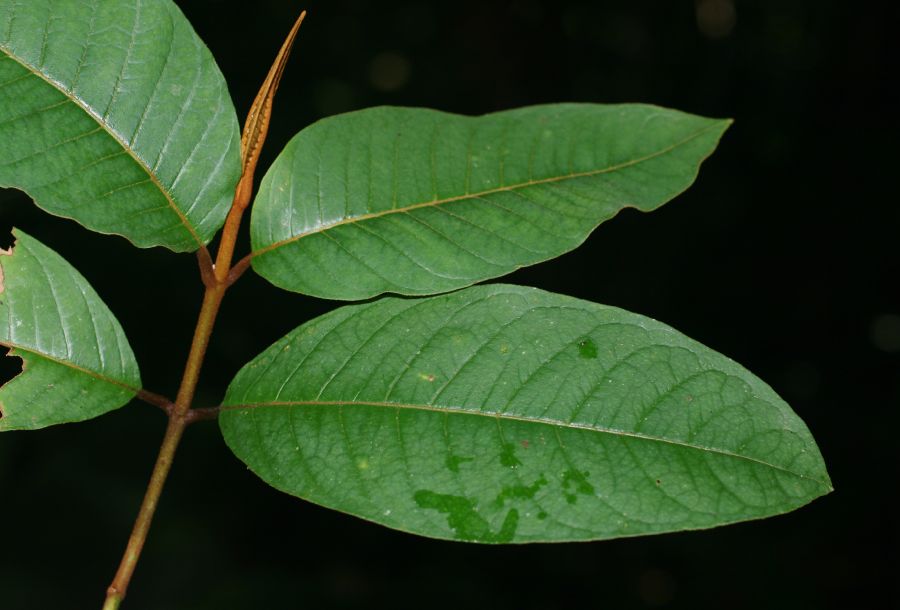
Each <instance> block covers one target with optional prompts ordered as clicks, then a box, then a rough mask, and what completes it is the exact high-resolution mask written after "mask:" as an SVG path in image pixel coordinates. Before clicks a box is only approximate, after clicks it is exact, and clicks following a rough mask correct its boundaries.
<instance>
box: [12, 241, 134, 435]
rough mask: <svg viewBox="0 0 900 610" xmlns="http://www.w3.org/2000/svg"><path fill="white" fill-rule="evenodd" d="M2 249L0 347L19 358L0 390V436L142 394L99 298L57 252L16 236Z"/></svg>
mask: <svg viewBox="0 0 900 610" xmlns="http://www.w3.org/2000/svg"><path fill="white" fill-rule="evenodd" d="M14 234H15V235H16V244H15V246H14V248H13V249H12V251H11V252H5V251H4V252H0V345H4V346H6V347H8V348H10V352H9V355H10V356H18V357H20V358H21V359H22V361H23V371H22V373H21V374H20V375H19V376H17V377H15V378H13V379H12V381H10V382H9V383H7V384H5V385H4V386H2V388H0V413H2V417H0V431H4V430H29V429H37V428H43V427H46V426H50V425H54V424H59V423H66V422H75V421H82V420H85V419H88V418H91V417H96V416H98V415H101V414H103V413H106V412H108V411H111V410H113V409H116V408H118V407H120V406H122V405H124V404H125V403H127V402H128V401H129V400H131V399H132V398H133V397H134V396H135V395H136V394H137V393H138V391H139V390H140V387H141V379H140V373H139V371H138V366H137V362H136V361H135V359H134V353H133V352H132V350H131V347H130V346H129V344H128V340H127V339H126V338H125V334H124V332H123V331H122V327H121V325H120V324H119V322H118V321H117V320H116V318H115V316H113V314H112V312H110V311H109V308H108V307H107V306H106V305H105V304H104V303H103V301H102V300H100V297H99V296H97V293H96V292H95V291H94V290H93V288H91V286H90V285H89V284H88V282H87V280H85V279H84V277H83V276H81V274H79V273H78V272H77V271H76V270H75V269H74V268H72V266H71V265H69V264H68V263H67V262H66V261H65V260H64V259H63V258H62V257H60V256H59V255H58V254H56V253H55V252H53V251H52V250H50V249H49V248H47V247H46V246H44V245H43V244H41V243H40V242H39V241H38V240H36V239H34V238H33V237H30V236H29V235H27V234H25V233H23V232H22V231H15V232H14Z"/></svg>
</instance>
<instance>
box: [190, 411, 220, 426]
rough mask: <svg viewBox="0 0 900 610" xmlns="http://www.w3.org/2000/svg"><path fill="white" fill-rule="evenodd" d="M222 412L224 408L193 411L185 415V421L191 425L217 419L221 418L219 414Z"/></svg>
mask: <svg viewBox="0 0 900 610" xmlns="http://www.w3.org/2000/svg"><path fill="white" fill-rule="evenodd" d="M221 411H222V407H208V408H205V409H191V410H190V411H188V412H187V413H185V415H184V420H185V422H186V423H187V425H191V424H193V423H194V422H198V421H207V420H210V419H217V418H218V417H219V413H220V412H221Z"/></svg>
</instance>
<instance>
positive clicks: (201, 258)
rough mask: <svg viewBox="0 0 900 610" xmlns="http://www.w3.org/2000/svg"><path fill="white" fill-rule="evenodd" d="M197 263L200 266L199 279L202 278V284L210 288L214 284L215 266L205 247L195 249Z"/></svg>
mask: <svg viewBox="0 0 900 610" xmlns="http://www.w3.org/2000/svg"><path fill="white" fill-rule="evenodd" d="M197 264H198V265H199V266H200V279H201V280H203V285H204V286H205V287H206V288H212V287H213V286H214V285H215V284H216V266H215V265H214V264H213V260H212V256H210V254H209V250H207V249H206V248H205V247H203V248H200V249H199V250H197Z"/></svg>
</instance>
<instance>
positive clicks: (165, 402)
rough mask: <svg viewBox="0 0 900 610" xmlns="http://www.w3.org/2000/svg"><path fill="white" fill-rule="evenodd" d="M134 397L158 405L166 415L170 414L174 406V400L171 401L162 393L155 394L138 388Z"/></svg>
mask: <svg viewBox="0 0 900 610" xmlns="http://www.w3.org/2000/svg"><path fill="white" fill-rule="evenodd" d="M136 398H137V399H138V400H143V401H144V402H146V403H147V404H151V405H153V406H154V407H159V408H160V409H162V410H163V411H164V412H165V413H166V414H167V415H169V414H171V413H172V410H173V409H174V408H175V403H174V402H172V401H171V400H169V399H168V398H166V397H165V396H163V395H162V394H156V393H154V392H150V391H148V390H138V393H137V396H136Z"/></svg>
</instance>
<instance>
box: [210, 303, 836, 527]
mask: <svg viewBox="0 0 900 610" xmlns="http://www.w3.org/2000/svg"><path fill="white" fill-rule="evenodd" d="M225 404H226V405H230V406H227V407H225V410H224V411H223V413H222V414H221V415H220V425H221V428H222V431H223V433H224V436H225V440H226V442H227V443H228V445H229V447H231V449H232V450H233V451H234V452H235V454H236V455H237V456H238V457H239V458H240V459H241V460H243V461H244V462H246V463H247V465H248V466H249V467H250V468H251V469H252V470H253V471H254V472H255V473H256V474H258V475H259V476H260V477H261V478H262V479H263V480H265V481H266V482H267V483H269V484H270V485H272V486H274V487H276V488H278V489H281V490H283V491H285V492H288V493H290V494H294V495H296V496H299V497H301V498H305V499H308V500H310V501H313V502H316V503H318V504H322V505H324V506H327V507H330V508H334V509H338V510H341V511H345V512H348V513H351V514H354V515H358V516H360V517H363V518H365V519H369V520H372V521H375V522H378V523H381V524H384V525H387V526H389V527H393V528H397V529H401V530H405V531H409V532H414V533H418V534H423V535H426V536H433V537H437V538H449V539H459V540H468V541H475V542H486V543H501V542H535V541H565V540H590V539H602V538H613V537H618V536H632V535H639V534H649V533H657V532H667V531H675V530H683V529H694V528H704V527H711V526H715V525H721V524H725V523H732V522H736V521H742V520H746V519H754V518H759V517H765V516H768V515H773V514H777V513H783V512H786V511H789V510H792V509H794V508H797V507H798V506H801V505H803V504H806V503H807V502H809V501H811V500H812V499H814V498H816V497H817V496H820V495H822V494H825V493H828V491H830V489H831V485H830V481H829V478H828V474H827V472H826V470H825V466H824V463H823V461H822V458H821V455H820V454H819V451H818V449H817V447H816V445H815V442H814V441H813V438H812V437H811V435H810V433H809V431H808V430H807V428H806V426H805V425H804V424H803V422H802V421H801V420H800V419H799V418H798V417H797V416H796V415H795V414H794V413H793V412H792V411H791V409H790V408H789V407H788V405H787V404H785V403H784V402H783V401H782V400H781V399H780V398H779V397H778V396H777V395H776V394H775V393H774V392H773V391H772V390H771V388H769V387H768V386H767V385H766V384H765V383H763V382H762V381H760V380H759V379H758V378H756V377H754V376H753V375H752V374H751V373H749V372H748V371H747V370H745V369H743V368H742V367H740V366H739V365H737V364H736V363H734V362H732V361H731V360H729V359H727V358H725V357H724V356H722V355H720V354H718V353H716V352H714V351H712V350H710V349H708V348H706V347H704V346H702V345H700V344H698V343H697V342H695V341H692V340H691V339H688V338H687V337H685V336H683V335H681V334H679V333H678V332H677V331H675V330H673V329H671V328H669V327H667V326H665V325H663V324H661V323H659V322H656V321H653V320H650V319H648V318H645V317H642V316H639V315H636V314H632V313H628V312H625V311H622V310H619V309H616V308H612V307H605V306H602V305H597V304H594V303H589V302H585V301H580V300H577V299H573V298H569V297H564V296H561V295H555V294H552V293H547V292H543V291H540V290H536V289H529V288H522V287H517V286H504V285H493V286H479V287H475V288H469V289H466V290H462V291H459V292H456V293H452V294H448V295H443V296H438V297H432V298H427V299H416V300H410V299H400V298H384V299H381V300H378V301H376V302H372V303H366V304H362V305H356V306H348V307H343V308H340V309H338V310H336V311H334V312H332V313H329V314H327V315H325V316H322V317H321V318H318V319H316V320H314V321H312V322H310V323H308V324H305V325H303V326H301V327H299V328H297V329H296V330H294V331H293V332H291V333H290V334H288V335H287V336H286V337H284V338H283V339H282V340H280V341H278V342H277V343H276V344H274V345H273V346H272V347H270V348H269V349H268V350H266V351H265V352H263V353H262V354H261V355H260V356H259V357H257V358H256V359H255V360H253V361H252V362H251V363H250V364H248V365H247V366H246V367H244V369H243V370H241V371H240V373H239V374H238V375H237V377H236V378H235V379H234V381H233V382H232V384H231V386H230V387H229V389H228V393H227V396H226V399H225Z"/></svg>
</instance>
